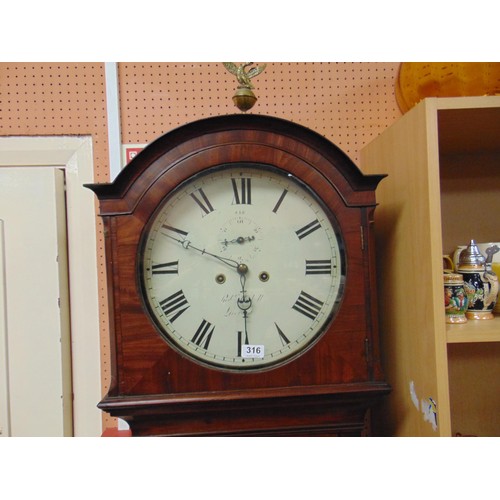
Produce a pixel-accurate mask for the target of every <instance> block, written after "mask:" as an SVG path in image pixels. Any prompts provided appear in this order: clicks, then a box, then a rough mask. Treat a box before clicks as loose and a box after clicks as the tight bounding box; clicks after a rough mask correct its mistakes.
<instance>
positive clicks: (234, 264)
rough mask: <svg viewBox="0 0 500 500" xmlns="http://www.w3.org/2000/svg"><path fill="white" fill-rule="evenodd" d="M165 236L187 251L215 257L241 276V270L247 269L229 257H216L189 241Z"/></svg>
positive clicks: (168, 235)
mask: <svg viewBox="0 0 500 500" xmlns="http://www.w3.org/2000/svg"><path fill="white" fill-rule="evenodd" d="M163 234H165V236H167V237H168V238H170V239H171V240H174V241H176V242H177V243H180V244H181V245H182V247H183V248H185V249H186V250H188V249H191V250H195V251H196V252H199V253H201V254H202V255H209V256H210V257H213V258H214V259H217V260H220V261H221V262H223V263H224V264H226V265H228V266H230V267H232V268H233V269H236V271H238V272H239V273H240V274H241V270H240V269H242V267H243V266H244V267H245V268H246V266H245V264H240V263H239V262H237V261H235V260H233V259H228V258H227V257H221V256H220V255H215V254H214V253H211V252H208V251H207V250H205V249H201V248H197V247H195V246H194V245H192V244H191V242H190V241H189V240H180V239H179V238H174V237H173V236H171V235H170V234H166V233H163Z"/></svg>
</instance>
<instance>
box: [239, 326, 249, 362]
mask: <svg viewBox="0 0 500 500" xmlns="http://www.w3.org/2000/svg"><path fill="white" fill-rule="evenodd" d="M248 343H249V342H248V335H247V334H246V332H245V338H244V339H243V332H241V331H239V332H238V356H239V357H241V347H242V345H243V344H248Z"/></svg>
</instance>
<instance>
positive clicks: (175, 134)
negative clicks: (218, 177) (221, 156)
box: [85, 114, 385, 213]
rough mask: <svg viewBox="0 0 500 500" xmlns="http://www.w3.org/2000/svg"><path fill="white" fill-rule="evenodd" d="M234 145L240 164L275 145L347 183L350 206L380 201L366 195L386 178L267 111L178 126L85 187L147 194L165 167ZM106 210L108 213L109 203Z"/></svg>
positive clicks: (103, 195) (121, 195)
mask: <svg viewBox="0 0 500 500" xmlns="http://www.w3.org/2000/svg"><path fill="white" fill-rule="evenodd" d="M231 145H233V146H234V145H237V146H240V147H239V148H238V153H237V155H236V156H234V155H233V157H234V160H233V161H235V162H236V161H238V162H245V161H250V162H251V161H252V158H251V156H248V151H249V150H251V149H252V147H271V148H274V149H276V150H279V151H281V152H282V153H283V154H285V155H291V156H293V157H295V158H297V159H299V160H300V161H304V162H306V163H308V164H310V166H311V167H313V168H316V169H317V170H318V171H321V172H322V174H323V175H324V176H325V177H326V178H327V179H328V180H329V181H330V182H331V183H332V184H333V185H334V186H337V185H340V184H342V186H341V187H340V186H339V187H340V189H338V190H339V192H341V193H342V196H343V198H344V200H345V202H346V204H347V205H354V206H359V205H374V204H375V200H370V199H368V198H366V197H364V196H363V194H362V193H363V192H365V191H366V192H367V193H370V194H371V193H373V190H374V189H375V188H376V186H377V185H378V183H379V182H380V181H381V180H382V179H383V178H384V177H385V175H365V174H363V173H362V172H361V170H359V168H358V167H357V166H356V164H355V163H354V162H353V161H352V160H351V159H350V158H349V157H348V156H347V154H345V153H344V152H343V151H342V150H341V149H340V148H339V147H338V146H337V145H335V144H334V143H333V142H331V141H329V140H328V139H326V138H325V137H324V136H322V135H320V134H319V133H317V132H315V131H313V130H311V129H309V128H307V127H305V126H303V125H299V124H297V123H294V122H291V121H289V120H285V119H282V118H277V117H273V116H267V115H252V114H249V115H247V114H232V115H222V116H215V117H209V118H204V119H200V120H196V121H193V122H190V123H187V124H185V125H182V126H180V127H177V128H175V129H173V130H171V131H169V132H167V133H165V134H164V135H162V136H160V137H159V138H157V139H156V140H154V141H153V142H151V143H150V144H149V145H148V146H146V147H145V148H144V149H143V150H142V151H141V152H140V153H139V154H138V155H136V156H135V157H134V158H133V159H132V160H131V161H130V163H129V164H128V165H127V166H126V167H125V168H124V169H123V170H122V171H121V172H120V173H119V174H118V175H117V177H116V178H115V180H114V181H113V182H112V183H96V184H86V185H85V186H86V187H88V188H89V189H91V190H92V191H94V193H95V194H96V195H97V197H98V198H99V200H101V201H103V200H110V201H111V200H117V199H125V198H126V197H127V196H128V195H127V193H129V192H133V191H137V190H142V191H143V192H145V191H146V190H147V189H148V187H149V186H150V185H151V184H152V183H153V182H154V181H155V179H156V178H157V176H158V175H160V171H163V172H164V171H165V170H168V169H169V168H170V167H171V166H172V165H175V164H176V163H178V162H180V161H182V160H183V159H185V158H186V156H187V155H193V154H203V152H204V151H208V150H212V151H213V149H214V148H224V147H225V146H231ZM283 161H287V160H283ZM275 166H277V167H279V165H275ZM332 166H333V167H335V168H332ZM147 171H148V173H146V172H147ZM137 184H138V185H137ZM134 185H135V187H134ZM133 187H134V189H132V188H133ZM135 197H136V198H137V195H135ZM136 201H137V200H136ZM136 201H135V202H134V201H133V200H129V201H128V203H126V207H127V208H125V206H123V210H124V211H127V212H128V211H130V210H131V209H132V207H133V206H134V205H135V203H136ZM101 209H104V210H102V211H103V212H104V213H105V212H106V208H105V207H104V206H101ZM117 211H120V208H118V207H117V206H115V207H114V209H113V212H114V213H117Z"/></svg>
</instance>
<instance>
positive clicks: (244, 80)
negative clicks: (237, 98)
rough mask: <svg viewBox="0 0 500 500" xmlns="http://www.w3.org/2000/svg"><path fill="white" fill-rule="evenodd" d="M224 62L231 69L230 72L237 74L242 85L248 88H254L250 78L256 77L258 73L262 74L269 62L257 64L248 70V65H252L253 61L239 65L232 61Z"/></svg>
mask: <svg viewBox="0 0 500 500" xmlns="http://www.w3.org/2000/svg"><path fill="white" fill-rule="evenodd" d="M222 64H223V65H224V67H225V68H226V69H227V70H228V71H229V73H231V74H233V75H235V76H236V79H237V80H238V83H239V84H240V87H243V88H247V89H253V88H254V86H253V85H252V83H251V82H250V79H251V78H254V77H256V76H257V75H260V74H261V73H262V72H263V71H264V70H265V69H266V66H267V64H262V65H261V66H255V67H254V68H252V69H249V70H248V71H246V68H248V66H251V65H252V64H253V62H247V63H242V64H240V65H239V66H236V64H234V63H232V62H223V63H222Z"/></svg>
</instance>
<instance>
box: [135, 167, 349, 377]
mask: <svg viewBox="0 0 500 500" xmlns="http://www.w3.org/2000/svg"><path fill="white" fill-rule="evenodd" d="M138 269H139V282H140V290H141V295H142V299H143V303H144V306H145V308H146V310H147V311H148V314H149V315H150V317H151V319H152V321H153V323H154V324H155V326H156V328H157V330H158V332H159V333H160V335H161V336H162V337H163V338H164V339H165V340H166V341H167V342H168V343H169V344H170V345H171V346H172V347H173V348H175V349H176V350H178V351H179V352H180V353H182V354H183V355H185V356H187V357H189V358H191V359H192V360H193V361H195V362H199V363H203V364H205V365H209V366H211V367H214V368H218V369H226V370H260V369H264V368H271V367H274V366H277V365H279V364H282V363H284V362H286V361H288V360H290V359H293V358H294V357H296V356H298V355H300V354H301V353H303V352H304V351H305V350H307V349H308V348H310V347H311V346H312V345H313V344H314V342H315V341H316V340H317V339H318V338H319V337H320V336H321V334H322V333H323V332H324V331H325V329H326V327H327V326H328V325H329V323H330V322H331V321H332V319H333V317H334V316H335V313H336V311H337V309H338V307H339V304H340V301H341V298H342V293H343V283H344V276H345V259H344V253H343V244H342V238H341V236H340V233H339V231H338V229H337V224H336V222H335V220H334V218H333V216H332V215H331V214H329V212H328V210H327V209H326V208H325V206H324V204H323V203H322V202H321V200H320V199H319V198H318V197H317V196H316V195H315V194H314V193H313V192H312V191H311V190H309V189H308V188H307V187H306V186H304V185H303V184H302V183H301V182H299V181H298V180H296V179H295V178H294V177H292V176H291V175H290V174H288V173H286V172H284V171H282V170H279V169H275V168H271V167H267V166H262V165H254V164H234V165H224V166H220V167H217V168H211V169H207V170H205V171H204V172H202V173H201V174H198V175H196V176H194V177H192V178H191V179H188V180H187V181H185V182H184V183H182V184H181V185H180V186H179V187H178V188H176V189H175V190H174V191H173V192H172V193H170V194H169V195H168V196H167V198H166V199H165V200H164V201H163V203H162V204H161V206H160V207H159V209H158V210H157V211H156V212H155V214H154V215H153V217H152V218H151V220H150V222H149V223H148V225H147V226H146V228H145V231H144V234H143V235H142V240H141V251H140V255H139V262H138Z"/></svg>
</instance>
